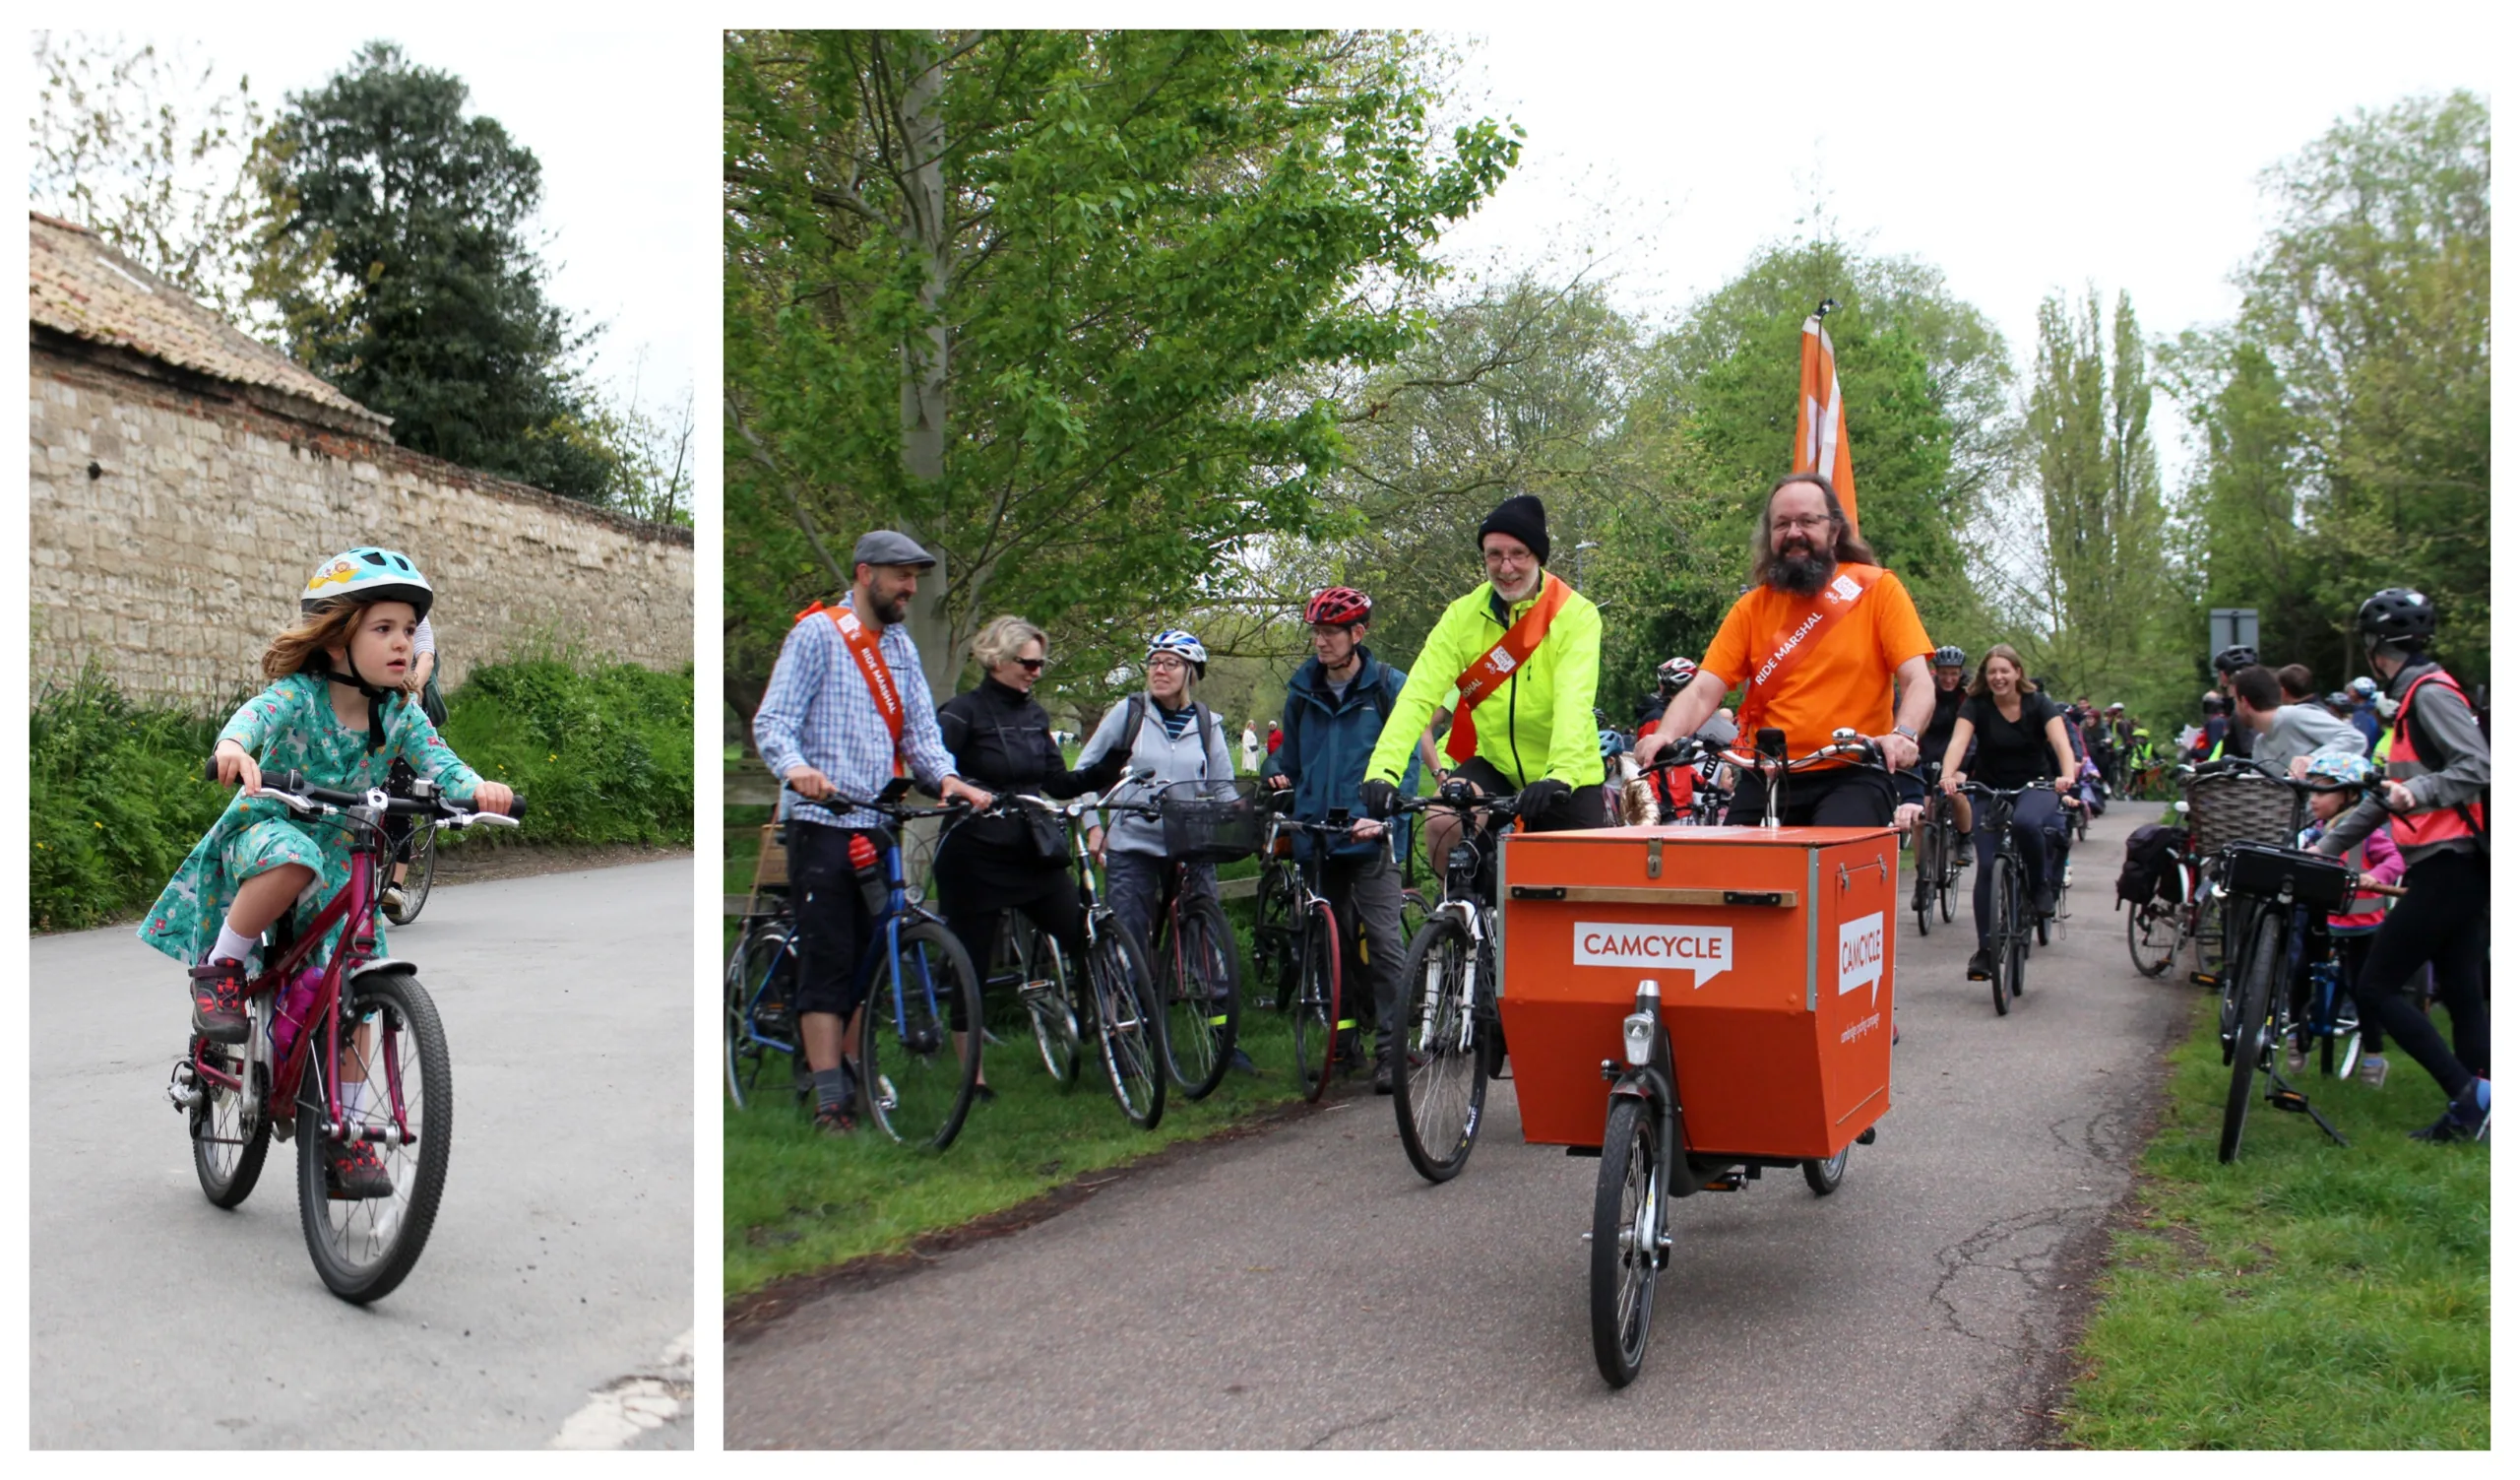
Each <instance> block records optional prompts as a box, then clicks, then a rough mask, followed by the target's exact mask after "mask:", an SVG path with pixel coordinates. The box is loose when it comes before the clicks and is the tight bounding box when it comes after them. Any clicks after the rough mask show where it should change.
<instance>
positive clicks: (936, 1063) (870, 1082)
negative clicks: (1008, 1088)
mask: <svg viewBox="0 0 2520 1480" xmlns="http://www.w3.org/2000/svg"><path fill="white" fill-rule="evenodd" d="M879 929H880V927H879ZM878 949H879V950H880V947H878ZM880 959H881V958H880V957H879V960H880ZM897 984H898V987H899V991H900V996H899V997H898V998H897V997H895V995H894V992H895V987H896V985H897ZM957 1003H959V1004H960V1010H959V1011H957ZM958 1016H959V1017H960V1018H961V1019H962V1020H963V1022H964V1024H965V1025H966V1026H965V1031H964V1032H963V1033H962V1035H961V1037H962V1043H961V1046H960V1048H959V1049H958V1048H957V1046H956V1044H955V1041H954V1040H955V1036H956V1035H955V1032H954V1027H953V1023H954V1019H955V1018H956V1017H958ZM858 1038H859V1042H860V1049H859V1057H858V1061H857V1068H858V1073H857V1087H858V1092H859V1093H860V1094H862V1095H863V1096H865V1099H866V1108H867V1111H868V1112H869V1113H870V1114H872V1115H873V1116H874V1118H875V1124H876V1125H878V1126H882V1127H883V1128H884V1133H885V1134H887V1135H889V1136H891V1137H892V1138H893V1139H895V1140H897V1141H900V1142H902V1143H903V1144H904V1145H914V1146H928V1147H932V1148H934V1149H936V1150H939V1151H942V1150H944V1149H945V1148H946V1147H948V1146H950V1145H952V1144H954V1137H955V1136H957V1135H959V1134H961V1133H962V1130H963V1119H964V1117H966V1116H968V1115H969V1114H971V1109H972V1095H973V1090H974V1088H975V1086H977V1084H978V1083H979V1076H980V984H979V978H978V977H977V975H975V974H974V973H973V971H972V962H971V958H970V957H969V956H968V955H966V954H964V951H963V943H962V942H961V941H960V940H957V939H955V938H954V933H953V932H951V931H948V930H946V929H945V928H944V927H943V926H941V925H938V924H937V923H936V922H934V921H932V920H917V921H913V922H912V923H910V924H908V925H905V926H903V927H902V928H901V933H900V935H899V936H898V937H897V941H896V944H895V946H894V950H893V954H892V959H891V961H890V962H889V963H887V965H885V966H883V967H879V969H878V970H877V971H876V973H875V977H874V980H873V981H872V982H870V983H869V984H868V985H867V989H866V1006H865V1011H864V1013H863V1014H862V1015H861V1017H860V1032H859V1034H858Z"/></svg>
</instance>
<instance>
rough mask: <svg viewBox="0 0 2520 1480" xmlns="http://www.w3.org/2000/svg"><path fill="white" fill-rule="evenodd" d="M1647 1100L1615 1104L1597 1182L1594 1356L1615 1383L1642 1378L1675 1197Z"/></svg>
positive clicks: (1604, 1132)
mask: <svg viewBox="0 0 2520 1480" xmlns="http://www.w3.org/2000/svg"><path fill="white" fill-rule="evenodd" d="M1657 1151H1658V1148H1657V1147H1656V1145H1655V1143H1654V1118H1653V1116H1652V1115H1650V1114H1649V1113H1647V1110H1646V1107H1645V1103H1644V1102H1643V1101H1641V1100H1634V1099H1629V1098H1626V1097H1624V1096H1622V1097H1620V1098H1618V1099H1615V1100H1612V1101H1611V1102H1610V1113H1609V1123H1608V1124H1607V1126H1603V1127H1602V1163H1601V1172H1600V1175H1599V1176H1598V1177H1597V1178H1596V1179H1595V1181H1594V1184H1593V1259H1592V1263H1593V1270H1592V1273H1593V1280H1592V1285H1593V1292H1592V1293H1593V1360H1594V1362H1595V1363H1597V1364H1598V1365H1599V1366H1600V1367H1601V1369H1602V1376H1603V1377H1604V1378H1606V1379H1607V1380H1608V1381H1609V1384H1610V1385H1611V1386H1612V1387H1624V1386H1626V1385H1627V1384H1628V1383H1633V1382H1635V1381H1636V1374H1637V1371H1638V1369H1640V1368H1642V1367H1643V1366H1644V1365H1645V1337H1646V1334H1647V1332H1648V1331H1649V1330H1650V1329H1651V1328H1652V1326H1653V1323H1654V1281H1655V1277H1656V1276H1657V1275H1658V1274H1660V1273H1661V1272H1662V1265H1663V1257H1664V1255H1663V1218H1664V1214H1665V1212H1666V1210H1667V1207H1668V1204H1669V1200H1670V1199H1669V1196H1668V1194H1667V1190H1666V1189H1665V1188H1664V1186H1663V1175H1662V1166H1661V1163H1660V1160H1659V1157H1658V1155H1657Z"/></svg>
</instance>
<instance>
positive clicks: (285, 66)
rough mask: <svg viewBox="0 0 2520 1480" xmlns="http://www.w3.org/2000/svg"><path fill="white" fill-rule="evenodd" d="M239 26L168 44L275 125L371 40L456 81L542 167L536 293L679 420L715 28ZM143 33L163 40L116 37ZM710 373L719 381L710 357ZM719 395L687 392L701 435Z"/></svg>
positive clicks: (459, 21) (706, 271)
mask: <svg viewBox="0 0 2520 1480" xmlns="http://www.w3.org/2000/svg"><path fill="white" fill-rule="evenodd" d="M235 14H236V15H237V17H238V23H239V24H236V25H234V26H228V27H222V29H221V30H220V31H219V32H216V33H209V34H205V33H200V32H194V33H190V34H184V35H181V36H179V37H178V39H180V40H181V41H182V43H183V45H184V46H185V48H186V55H187V57H188V58H189V59H191V60H193V61H195V62H197V63H199V62H216V63H217V64H218V67H219V71H220V74H221V76H223V77H225V78H228V79H230V80H231V81H232V79H233V78H234V77H235V76H236V74H238V73H240V72H241V73H243V74H245V75H246V76H247V77H248V78H249V79H250V80H251V82H252V85H253V93H254V97H255V98H256V100H257V101H258V102H260V103H261V104H262V106H263V107H264V109H265V111H266V112H267V113H278V112H279V111H281V109H282V107H283V105H284V97H285V96H286V95H287V94H290V93H298V92H311V91H314V90H316V89H319V88H321V87H323V86H324V84H325V83H326V82H327V81H328V80H329V79H330V78H331V77H332V76H333V74H334V73H336V72H338V71H340V70H341V69H342V68H344V67H345V66H347V65H348V63H349V61H350V58H351V56H352V55H353V53H355V52H356V51H357V49H358V47H359V46H360V44H361V43H363V42H365V41H368V40H372V39H373V40H389V41H394V42H397V43H399V44H400V45H401V46H402V48H403V50H404V53H405V54H406V55H407V56H409V57H410V59H411V60H412V61H413V62H415V63H417V64H419V65H421V66H425V67H431V68H435V69H438V70H440V71H445V72H452V73H454V74H455V75H456V76H458V77H460V78H462V79H463V80H464V81H465V83H466V84H467V85H469V86H470V88H471V89H472V97H471V98H470V100H469V102H468V104H467V106H468V108H469V110H470V111H471V112H473V113H475V114H486V115H488V116H489V117H492V118H495V119H497V120H498V121H499V123H500V124H501V125H502V126H503V127H505V128H506V130H507V131H508V135H509V137H510V138H511V139H513V140H514V141H516V142H517V143H519V144H522V145H523V146H525V147H526V148H527V149H530V150H532V151H533V152H534V155H535V158H536V159H537V160H539V161H541V164H542V210H541V215H540V218H539V221H538V223H537V225H538V226H539V230H538V232H537V233H536V245H537V246H538V247H539V249H540V254H541V257H542V260H543V262H544V263H545V264H546V266H547V267H548V268H549V269H550V272H549V277H548V281H547V283H546V291H547V292H548V293H549V295H550V297H551V298H552V300H553V301H555V302H557V303H558V304H559V305H560V306H561V307H563V308H565V309H568V310H569V311H571V312H572V313H574V314H576V315H578V317H579V318H580V320H581V321H582V322H586V323H602V324H605V325H607V326H609V327H608V329H607V331H606V332H605V333H604V334H603V335H602V337H601V338H599V340H598V341H597V342H596V347H595V358H594V365H595V368H596V371H597V374H598V375H599V378H600V379H601V380H602V381H603V383H604V384H605V385H606V386H607V387H609V388H611V389H612V391H613V392H614V394H615V395H616V396H619V397H626V396H628V395H629V394H630V389H631V382H632V376H633V373H634V371H636V373H637V374H638V376H639V397H640V400H641V401H642V402H643V403H644V404H645V405H646V406H647V407H648V408H649V410H650V411H651V412H654V413H656V414H658V415H660V416H669V415H675V414H678V413H679V409H680V406H681V402H682V398H683V395H684V393H685V392H686V391H688V390H690V389H691V388H692V386H693V381H694V377H695V374H696V372H697V368H698V366H699V364H700V351H701V348H702V345H703V342H704V341H705V340H707V339H709V338H711V337H714V336H715V334H716V332H717V318H718V307H717V305H718V302H719V298H718V292H717V279H718V249H717V242H718V231H717V225H718V223H717V210H716V201H717V186H716V178H717V173H718V169H717V157H718V72H717V50H716V45H717V35H716V32H713V31H710V30H708V29H707V28H706V26H705V24H703V25H697V26H695V25H692V24H689V23H685V24H684V25H683V26H682V27H681V29H680V30H678V31H673V32H655V31H650V32H609V33H607V32H585V31H569V32H559V31H536V30H532V29H527V28H520V27H515V26H504V25H502V26H490V25H484V24H480V18H479V17H478V16H477V15H468V16H463V17H458V18H456V19H454V20H451V21H448V22H443V23H439V24H430V23H429V22H427V21H426V20H425V19H423V20H419V21H412V20H411V19H410V18H411V17H412V16H415V15H416V16H420V17H425V16H426V15H427V11H426V8H424V7H423V8H418V9H416V10H413V9H405V10H400V11H397V12H395V13H393V14H390V15H381V16H380V17H379V18H378V19H377V20H375V21H373V22H372V23H369V24H365V25H359V24H350V23H351V17H350V13H348V12H336V13H308V14H287V15H281V16H276V17H275V19H274V20H272V21H271V22H269V23H267V24H257V23H256V22H255V21H254V20H253V19H251V13H250V12H244V11H239V12H236V13H235ZM337 17H338V19H337ZM465 22H470V23H472V24H463V23H465ZM144 33H151V34H158V35H164V34H168V33H169V32H167V31H158V32H141V31H140V30H138V29H136V28H129V27H126V28H125V29H124V31H123V34H124V35H125V36H127V37H136V36H139V35H141V34H144ZM643 349H644V350H645V352H646V361H645V366H644V368H643V369H642V368H640V367H639V366H640V354H641V351H642V350H643ZM708 363H709V364H710V365H711V366H713V370H712V373H713V375H714V366H715V364H716V359H715V357H714V355H713V356H712V357H711V358H710V360H709V361H708ZM715 392H716V387H715V386H714V385H711V386H709V387H706V388H704V389H703V390H702V391H701V393H700V395H699V398H698V399H699V416H700V419H701V420H702V421H703V422H707V421H709V420H711V419H712V414H711V410H710V409H711V407H712V406H713V405H714V403H715V399H716V395H715Z"/></svg>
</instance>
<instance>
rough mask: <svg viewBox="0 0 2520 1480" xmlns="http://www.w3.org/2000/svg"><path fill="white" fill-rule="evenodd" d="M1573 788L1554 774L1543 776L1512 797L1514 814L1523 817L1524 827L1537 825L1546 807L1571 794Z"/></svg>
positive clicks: (1545, 811) (1546, 809)
mask: <svg viewBox="0 0 2520 1480" xmlns="http://www.w3.org/2000/svg"><path fill="white" fill-rule="evenodd" d="M1574 790H1575V789H1574V788H1573V787H1570V786H1568V785H1567V784H1566V783H1565V782H1562V781H1560V780H1558V779H1557V778H1556V777H1554V776H1544V777H1542V778H1541V779H1540V780H1538V781H1535V782H1533V783H1532V784H1531V785H1530V786H1527V787H1525V788H1523V794H1522V795H1521V796H1519V797H1517V798H1515V799H1514V815H1515V816H1517V817H1520V818H1522V819H1523V825H1524V826H1525V827H1538V826H1540V819H1541V818H1542V817H1543V816H1544V815H1545V814H1546V813H1547V811H1548V809H1549V808H1550V807H1553V806H1555V805H1557V804H1558V803H1559V802H1561V801H1563V800H1564V799H1565V798H1567V797H1569V796H1572V795H1573V794H1574Z"/></svg>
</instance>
